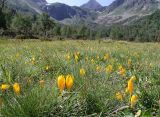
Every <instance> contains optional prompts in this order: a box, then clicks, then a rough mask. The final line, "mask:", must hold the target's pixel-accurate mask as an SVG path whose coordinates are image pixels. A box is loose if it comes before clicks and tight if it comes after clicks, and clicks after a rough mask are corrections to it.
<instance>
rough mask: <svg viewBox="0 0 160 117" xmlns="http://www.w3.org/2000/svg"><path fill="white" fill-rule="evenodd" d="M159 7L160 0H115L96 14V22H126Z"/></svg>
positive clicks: (107, 23)
mask: <svg viewBox="0 0 160 117" xmlns="http://www.w3.org/2000/svg"><path fill="white" fill-rule="evenodd" d="M157 9H160V0H115V1H114V2H113V3H112V4H111V5H109V6H108V7H106V9H105V10H104V11H103V12H102V13H101V14H100V15H99V16H98V18H97V19H96V21H95V22H96V23H98V24H106V25H112V24H117V23H121V24H128V23H130V22H132V21H134V20H136V19H139V18H141V17H144V16H146V15H150V14H152V13H153V12H155V11H156V10H157Z"/></svg>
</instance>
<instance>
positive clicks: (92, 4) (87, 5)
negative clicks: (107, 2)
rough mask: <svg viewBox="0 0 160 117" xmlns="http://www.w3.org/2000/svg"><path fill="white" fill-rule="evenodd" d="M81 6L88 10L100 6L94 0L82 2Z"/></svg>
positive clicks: (99, 7) (96, 8)
mask: <svg viewBox="0 0 160 117" xmlns="http://www.w3.org/2000/svg"><path fill="white" fill-rule="evenodd" d="M81 8H83V9H89V10H98V9H101V8H102V6H101V5H100V4H99V3H98V2H97V1H96V0H89V1H88V2H87V3H85V4H83V5H82V6H81Z"/></svg>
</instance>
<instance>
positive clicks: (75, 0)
mask: <svg viewBox="0 0 160 117" xmlns="http://www.w3.org/2000/svg"><path fill="white" fill-rule="evenodd" d="M88 1H89V0H47V2H49V3H53V2H60V3H65V4H68V5H70V6H80V5H82V4H84V3H86V2H88ZM97 1H98V2H99V3H100V4H101V5H102V6H107V5H109V4H110V3H112V2H113V1H114V0H97Z"/></svg>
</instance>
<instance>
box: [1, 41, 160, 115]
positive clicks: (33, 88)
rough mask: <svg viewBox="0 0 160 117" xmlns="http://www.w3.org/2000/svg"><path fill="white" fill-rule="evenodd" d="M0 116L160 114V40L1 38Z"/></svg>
mask: <svg viewBox="0 0 160 117" xmlns="http://www.w3.org/2000/svg"><path fill="white" fill-rule="evenodd" d="M0 88H1V89H0V116H3V117H53V116H54V117H58V116H59V117H73V116H87V117H106V116H107V117H160V44H159V43H131V42H123V41H105V40H102V41H89V40H86V41H84V40H79V41H74V40H68V41H66V40H65V41H51V42H49V41H38V40H26V41H17V40H7V41H6V40H0Z"/></svg>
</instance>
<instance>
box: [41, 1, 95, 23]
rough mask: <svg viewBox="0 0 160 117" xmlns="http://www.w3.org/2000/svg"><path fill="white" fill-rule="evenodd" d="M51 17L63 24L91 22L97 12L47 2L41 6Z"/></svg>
mask: <svg viewBox="0 0 160 117" xmlns="http://www.w3.org/2000/svg"><path fill="white" fill-rule="evenodd" d="M42 10H43V11H44V12H46V13H48V14H49V15H50V16H51V17H52V18H54V19H55V20H57V21H60V22H61V23H65V24H79V23H86V22H87V23H92V22H93V20H94V19H95V18H96V17H97V13H95V12H92V11H88V10H85V9H82V8H80V7H77V6H68V5H66V4H62V3H53V4H48V5H45V6H43V7H42Z"/></svg>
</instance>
